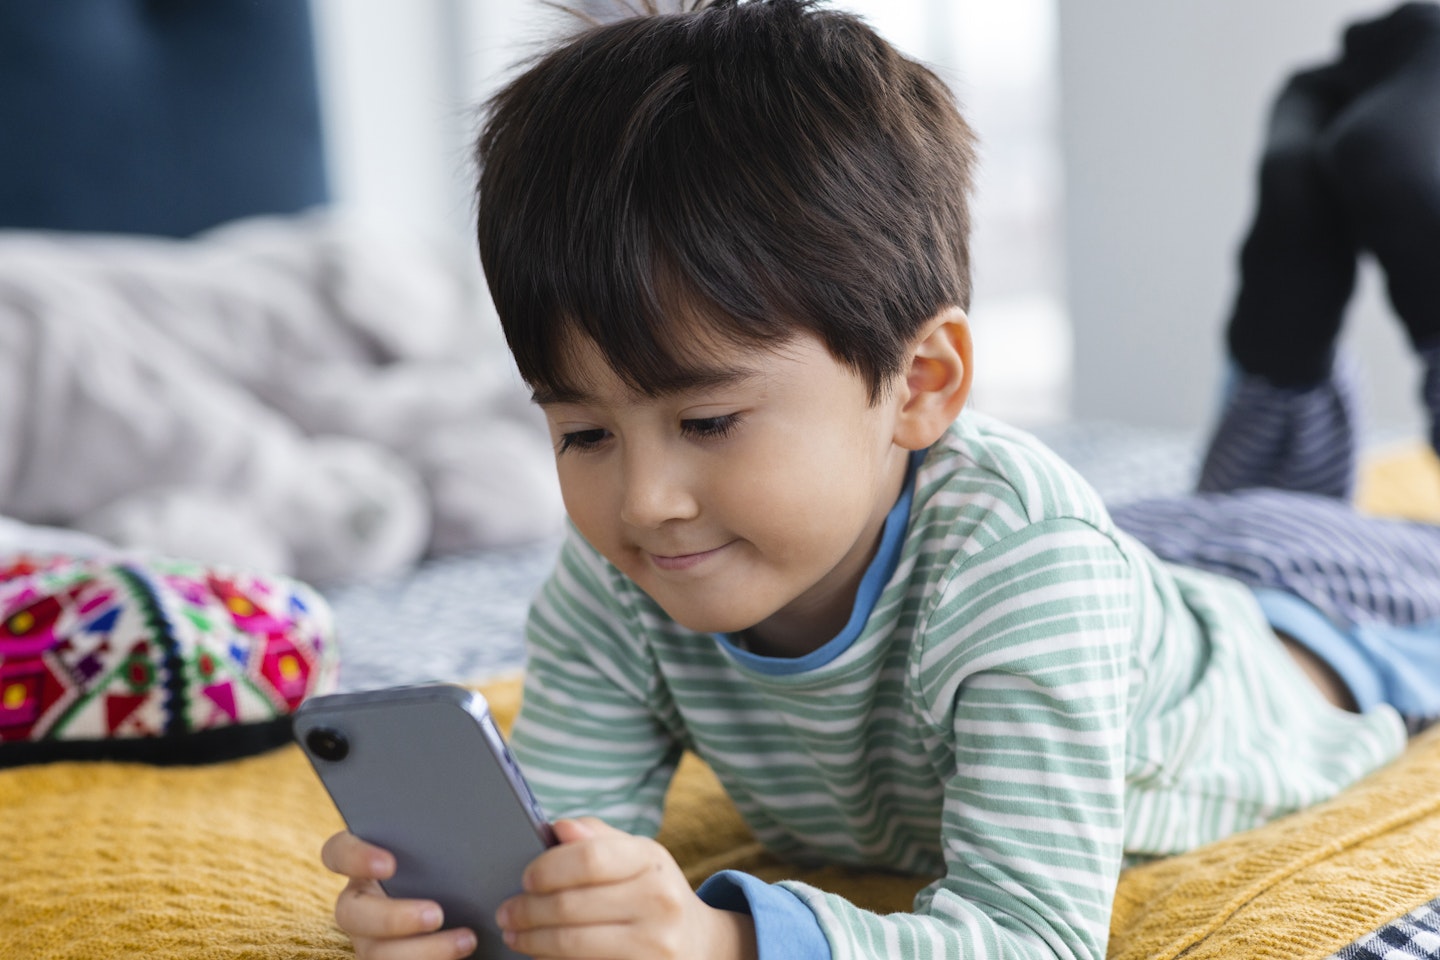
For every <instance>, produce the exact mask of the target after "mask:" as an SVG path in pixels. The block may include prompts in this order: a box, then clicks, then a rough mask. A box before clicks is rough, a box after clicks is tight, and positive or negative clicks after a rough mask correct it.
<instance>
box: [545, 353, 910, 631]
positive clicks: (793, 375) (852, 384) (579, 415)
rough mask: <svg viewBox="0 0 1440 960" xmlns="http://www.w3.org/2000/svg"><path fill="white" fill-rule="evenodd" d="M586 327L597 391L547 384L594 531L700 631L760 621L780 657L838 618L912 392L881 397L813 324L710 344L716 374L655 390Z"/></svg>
mask: <svg viewBox="0 0 1440 960" xmlns="http://www.w3.org/2000/svg"><path fill="white" fill-rule="evenodd" d="M577 340H578V341H579V342H577V343H575V344H573V345H572V346H573V347H574V349H573V350H572V351H570V352H569V354H568V355H569V357H570V358H572V359H571V362H572V363H573V369H572V370H571V371H570V372H571V377H570V378H569V379H571V381H572V382H576V383H581V384H585V385H586V390H585V393H586V395H585V396H582V397H578V398H570V397H566V398H562V399H561V400H557V399H556V398H547V397H545V396H544V395H543V394H541V395H539V396H537V399H538V400H539V401H540V404H541V406H542V408H543V409H544V411H545V415H546V418H547V420H548V421H549V424H550V432H551V436H552V439H553V440H554V441H555V444H556V450H557V453H556V461H557V464H558V468H559V474H560V487H561V490H562V492H563V494H564V497H565V506H566V509H567V510H568V511H569V513H570V517H571V519H572V520H573V521H574V523H575V526H576V527H577V528H578V529H579V530H580V533H581V534H582V535H584V537H585V539H586V540H587V541H589V543H590V544H591V545H592V546H593V547H595V549H597V550H599V551H600V553H601V554H603V555H604V556H605V557H606V559H608V560H609V561H610V562H611V563H613V564H614V565H615V566H616V567H617V568H619V569H620V570H621V571H622V572H624V573H625V574H626V575H627V576H628V577H630V578H631V579H632V580H633V581H635V583H636V584H637V585H639V587H640V588H641V589H642V590H644V591H645V592H646V593H647V594H648V595H649V596H650V597H651V598H652V599H654V600H655V602H656V603H658V604H659V605H660V606H661V607H662V608H663V609H664V610H665V611H666V613H668V614H669V615H670V616H671V617H673V618H674V619H675V620H676V621H678V622H679V623H681V624H683V625H684V626H686V627H689V628H691V629H693V630H700V631H707V632H727V633H728V632H738V631H741V630H749V631H750V633H749V635H748V636H749V639H750V640H751V643H752V645H753V649H755V651H756V652H759V653H766V654H770V655H777V656H798V655H801V654H804V653H806V652H808V651H809V650H812V649H815V648H817V647H819V646H820V645H822V644H823V643H824V642H825V641H827V640H829V639H830V638H831V637H833V636H834V635H835V634H836V633H838V632H839V631H840V629H841V628H842V627H843V626H844V625H845V622H846V620H847V619H848V617H849V615H850V610H851V607H852V605H853V602H854V597H855V590H856V587H857V586H858V585H859V582H860V579H861V577H862V576H863V574H864V571H865V568H866V566H867V564H868V563H869V561H870V559H871V557H872V555H873V553H874V550H875V547H876V545H877V543H878V540H879V535H880V530H881V528H882V526H883V524H884V520H885V516H886V514H887V513H888V512H889V510H890V508H891V507H892V506H893V505H894V503H895V500H896V498H897V497H898V496H899V492H900V486H901V484H902V483H903V481H904V477H905V468H906V457H907V451H906V450H904V449H903V448H901V447H900V446H898V445H897V444H896V443H895V423H896V412H897V409H898V406H899V403H900V401H899V400H897V399H894V398H890V399H885V400H881V401H880V402H878V403H876V404H874V405H872V404H870V403H869V394H868V392H867V390H866V387H865V384H864V382H863V381H862V380H861V378H860V377H859V376H858V375H856V374H855V373H854V372H853V371H852V370H851V369H850V368H849V367H847V366H845V365H843V364H841V363H840V362H839V361H837V360H836V359H835V358H834V357H833V356H832V355H831V354H830V352H829V351H828V350H827V349H826V347H825V346H824V344H823V343H822V342H821V341H820V340H819V339H818V338H816V337H815V336H813V335H811V334H801V335H799V336H797V337H796V338H795V339H794V340H792V341H790V342H788V343H786V344H783V345H780V346H778V347H737V346H735V345H733V344H726V343H723V342H715V343H707V344H706V348H705V353H704V355H705V356H706V357H707V358H708V359H709V361H710V362H711V363H712V364H713V367H712V370H711V372H713V373H714V374H715V376H714V377H707V378H706V381H707V382H706V383H705V384H702V385H698V386H695V387H693V388H689V389H686V390H683V391H681V392H678V393H674V394H668V395H665V396H662V397H660V398H658V399H653V398H649V397H645V396H643V395H637V394H636V393H635V392H633V391H631V390H630V389H629V388H627V387H626V386H625V385H624V383H623V382H622V381H621V380H620V379H619V378H617V377H616V376H615V374H614V372H613V371H612V370H611V368H610V367H609V365H608V364H607V363H606V361H605V359H604V356H603V355H602V354H601V352H600V350H599V348H598V347H596V346H595V344H594V343H593V342H591V341H589V340H588V339H584V338H577ZM562 400H563V402H562Z"/></svg>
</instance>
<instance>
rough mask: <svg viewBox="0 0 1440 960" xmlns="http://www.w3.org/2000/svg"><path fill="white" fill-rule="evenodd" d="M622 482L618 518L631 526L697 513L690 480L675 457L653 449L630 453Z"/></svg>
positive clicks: (655, 523)
mask: <svg viewBox="0 0 1440 960" xmlns="http://www.w3.org/2000/svg"><path fill="white" fill-rule="evenodd" d="M621 482H622V484H623V486H622V490H621V503H620V519H621V520H622V521H624V522H625V523H626V524H628V525H630V526H632V527H641V528H653V527H658V526H660V525H661V524H664V523H666V522H668V521H671V520H689V519H692V518H694V517H695V516H696V515H697V514H698V513H699V510H700V507H699V501H698V500H697V499H696V496H695V491H694V489H693V483H692V480H691V478H690V476H689V475H688V471H687V470H686V468H685V465H684V464H683V463H681V462H679V460H677V459H676V458H673V457H666V456H663V455H661V454H660V453H658V452H657V451H654V450H635V451H632V452H629V453H628V454H627V456H626V458H625V474H624V477H623V478H622V481H621Z"/></svg>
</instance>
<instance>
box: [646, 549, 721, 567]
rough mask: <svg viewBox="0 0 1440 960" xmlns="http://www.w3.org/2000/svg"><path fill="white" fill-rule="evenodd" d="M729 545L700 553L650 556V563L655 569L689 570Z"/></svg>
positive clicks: (656, 554)
mask: <svg viewBox="0 0 1440 960" xmlns="http://www.w3.org/2000/svg"><path fill="white" fill-rule="evenodd" d="M728 546H730V544H729V543H723V544H721V545H720V546H718V547H716V548H715V549H713V550H703V551H701V552H700V553H677V554H671V555H670V556H665V555H662V554H658V553H652V554H650V555H649V556H650V562H651V563H653V564H654V565H655V566H656V567H657V568H659V569H661V570H667V571H683V570H691V569H694V568H695V567H697V566H699V565H700V564H702V563H704V562H705V561H706V560H709V559H710V558H711V557H713V556H715V555H716V554H718V553H720V552H721V551H722V550H724V549H725V548H726V547H728Z"/></svg>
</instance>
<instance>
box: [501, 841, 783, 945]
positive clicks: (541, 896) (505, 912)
mask: <svg viewBox="0 0 1440 960" xmlns="http://www.w3.org/2000/svg"><path fill="white" fill-rule="evenodd" d="M555 834H556V836H558V837H559V838H560V840H561V843H560V845H559V846H556V847H552V848H551V849H549V850H547V851H545V852H544V853H542V854H541V855H540V856H538V857H536V858H535V860H534V861H533V862H532V863H531V864H530V866H529V867H528V868H527V869H526V870H525V878H524V884H525V892H524V893H522V894H520V895H519V896H516V897H511V898H510V899H509V900H507V901H505V903H503V904H501V906H500V910H499V911H498V913H497V914H496V920H497V922H498V923H499V925H500V928H501V929H502V930H503V931H505V939H506V942H508V943H509V944H510V945H511V946H512V947H513V948H514V949H516V950H518V951H520V952H521V953H527V954H530V955H531V956H533V957H536V958H560V957H614V958H623V957H655V958H661V960H664V958H681V957H683V958H685V960H699V958H709V957H716V958H719V957H727V958H729V957H742V958H751V960H753V958H754V957H755V956H756V947H755V928H754V925H753V923H752V922H751V920H750V918H749V917H748V916H746V915H744V914H739V913H731V912H729V911H726V910H717V909H715V908H713V907H710V906H708V905H707V904H706V903H705V902H704V901H702V900H701V899H700V898H699V897H697V896H695V894H694V892H692V891H691V889H690V884H688V883H687V882H686V881H685V875H684V874H683V873H681V871H680V867H679V865H678V864H676V863H675V860H674V858H672V857H671V856H670V853H669V851H667V850H666V849H665V848H664V847H662V846H660V844H658V843H656V842H655V841H653V840H647V839H644V838H642V837H635V836H631V835H630V834H628V833H622V832H621V831H619V830H616V829H614V828H613V827H609V826H606V825H605V824H604V823H602V822H601V821H599V820H596V819H593V818H590V817H586V818H584V819H582V820H561V821H559V822H557V823H556V824H555Z"/></svg>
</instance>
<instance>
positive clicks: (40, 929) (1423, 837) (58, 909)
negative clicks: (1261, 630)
mask: <svg viewBox="0 0 1440 960" xmlns="http://www.w3.org/2000/svg"><path fill="white" fill-rule="evenodd" d="M1392 480H1393V482H1398V483H1402V484H1412V483H1413V484H1415V488H1416V491H1417V492H1418V494H1419V497H1420V499H1415V497H1413V496H1412V495H1409V494H1405V493H1403V492H1402V493H1399V494H1394V496H1393V499H1390V500H1387V499H1385V498H1386V497H1390V496H1391V494H1393V493H1394V487H1393V485H1392ZM1363 490H1364V491H1365V492H1364V495H1365V496H1366V497H1367V498H1368V499H1367V501H1366V503H1367V505H1369V506H1371V507H1388V508H1389V509H1388V510H1387V511H1386V512H1394V511H1395V510H1397V509H1398V510H1400V511H1402V512H1406V513H1409V514H1410V515H1414V516H1417V517H1428V518H1430V519H1433V520H1436V521H1440V502H1429V503H1427V502H1425V501H1424V497H1425V495H1426V494H1427V492H1429V493H1433V494H1435V497H1436V499H1440V465H1437V464H1436V462H1435V459H1434V457H1433V456H1432V455H1430V454H1429V453H1428V451H1422V450H1419V449H1418V448H1417V449H1410V450H1405V451H1398V452H1396V453H1395V454H1394V455H1393V456H1390V457H1388V458H1387V459H1386V460H1385V461H1384V462H1383V463H1381V464H1380V465H1379V466H1377V467H1376V468H1375V469H1373V470H1371V471H1370V472H1369V473H1368V474H1367V480H1366V486H1365V487H1364V488H1363ZM1377 498H1378V499H1377ZM1417 506H1418V509H1416V507H1417ZM486 693H487V695H488V696H489V698H490V700H491V704H492V707H493V708H494V709H495V711H496V713H497V715H499V716H501V717H502V718H508V717H511V716H513V714H514V710H515V707H516V704H517V698H518V685H517V684H516V682H514V681H513V680H512V681H509V682H505V683H501V684H499V685H492V686H491V687H489V688H487V689H486ZM0 811H3V815H0V956H3V957H6V958H8V957H16V958H34V960H51V958H61V957H64V958H77V960H79V958H85V960H97V958H98V960H105V958H119V957H127V958H128V957H140V956H144V957H153V958H160V960H172V958H173V960H180V958H186V960H195V958H200V960H205V958H217V960H218V958H227V960H234V958H256V960H272V958H273V960H281V958H301V960H322V958H323V960H341V958H345V957H349V956H351V952H350V949H349V946H348V943H347V942H346V940H345V938H344V937H343V936H342V935H341V934H340V933H339V932H338V931H337V930H336V929H335V927H334V925H333V923H332V921H331V909H332V905H333V901H334V896H335V894H336V892H337V891H338V890H339V887H340V882H339V880H338V878H336V877H334V876H331V875H330V874H328V873H326V872H325V871H324V869H323V868H322V867H320V865H319V861H318V850H319V847H320V844H321V842H322V841H323V840H324V838H325V837H326V836H328V835H329V834H330V833H332V832H334V831H335V830H337V829H339V827H340V820H339V818H338V816H337V815H336V814H335V812H334V810H333V809H332V808H331V806H330V804H329V801H328V799H327V798H326V796H325V794H324V791H323V790H322V789H321V788H320V786H319V784H318V782H317V781H316V780H315V779H314V777H313V775H312V774H311V772H310V770H309V767H308V765H307V764H306V763H305V760H304V758H303V757H302V756H301V755H300V753H299V751H298V750H297V749H295V748H293V747H290V748H285V749H282V750H278V751H275V752H273V753H270V754H266V755H263V756H259V757H254V758H251V759H247V760H240V761H234V762H231V763H225V764H219V765H216V766H212V767H197V768H179V769H177V768H154V767H144V766H137V765H126V764H110V763H105V764H72V763H66V764H51V765H46V766H38V767H29V768H21V769H17V770H11V771H6V772H4V773H0ZM661 839H662V840H663V841H664V842H665V843H666V844H667V845H668V846H669V847H670V849H671V850H672V851H673V852H674V853H675V855H676V858H677V859H678V860H679V861H680V862H681V864H682V865H684V866H685V867H686V869H687V875H688V876H690V877H691V879H692V880H696V881H698V880H700V879H703V878H704V877H705V876H707V875H709V874H710V873H711V872H713V871H714V870H716V869H719V868H721V867H723V866H735V867H740V868H743V869H748V870H752V871H754V872H756V873H758V874H759V875H761V876H763V877H766V878H769V879H777V878H780V877H782V876H788V877H796V878H799V879H804V880H807V881H809V882H811V883H815V884H817V885H819V886H822V887H825V888H827V889H832V890H835V891H836V892H839V893H842V894H845V895H847V896H849V897H851V898H853V899H854V900H856V901H858V902H861V903H864V904H866V905H868V906H870V907H872V908H874V909H879V910H905V909H907V908H908V906H909V902H910V897H911V896H912V895H913V893H914V891H915V890H916V889H918V887H919V886H920V885H922V884H923V882H924V881H923V880H921V879H915V878H906V877H895V876H889V875H880V874H873V873H859V872H855V871H846V870H839V869H835V868H827V869H821V870H809V871H803V870H795V869H791V868H788V867H787V866H786V865H784V864H782V863H779V862H778V861H776V860H774V859H773V858H771V857H769V856H768V855H767V854H765V853H764V852H763V851H762V850H760V849H759V847H758V846H757V845H756V844H755V843H754V841H753V840H752V838H751V837H750V835H749V833H748V831H747V830H746V829H745V827H744V825H743V824H742V823H741V822H740V820H739V817H738V815H737V814H736V813H735V810H734V808H733V807H732V806H731V804H730V803H729V801H728V800H727V799H726V798H725V796H724V794H723V793H722V792H721V790H720V788H719V786H718V784H717V783H716V781H715V779H714V777H713V776H712V775H711V774H710V772H709V771H708V770H707V769H705V768H704V766H703V765H702V764H700V763H699V762H698V761H697V760H695V759H694V758H693V757H690V758H687V760H686V762H685V764H684V765H683V766H682V769H681V772H680V773H679V774H678V775H677V778H676V783H675V786H674V788H673V789H672V791H671V796H670V799H669V803H668V806H667V813H666V821H665V827H664V830H663V832H662V834H661ZM1437 896H1440V730H1436V731H1434V732H1432V733H1431V734H1427V735H1425V736H1423V737H1421V738H1419V739H1417V740H1416V741H1414V742H1413V743H1412V744H1411V746H1410V748H1409V750H1408V751H1407V752H1406V754H1405V755H1404V756H1403V757H1402V758H1401V759H1400V760H1398V761H1397V762H1396V763H1394V764H1392V765H1390V766H1388V767H1386V768H1385V769H1384V770H1381V771H1379V772H1378V773H1376V774H1375V775H1374V776H1372V777H1370V778H1369V779H1367V780H1365V781H1363V782H1362V783H1360V784H1357V785H1355V786H1354V787H1352V788H1350V789H1349V790H1347V791H1345V792H1344V793H1342V794H1341V795H1340V796H1338V797H1336V798H1335V799H1334V800H1332V801H1330V802H1329V803H1326V804H1323V805H1321V806H1319V807H1316V808H1314V809H1311V810H1307V811H1305V812H1303V813H1300V814H1296V815H1294V816H1292V817H1288V818H1286V819H1284V820H1280V821H1277V822H1275V823H1273V824H1270V825H1269V826H1267V827H1264V828H1262V829H1259V830H1254V831H1251V832H1249V833H1245V834H1240V835H1237V836H1234V837H1231V838H1229V839H1227V840H1224V841H1222V842H1220V843H1218V844H1214V845H1212V846H1209V847H1205V848H1202V849H1200V850H1196V851H1193V852H1192V853H1189V854H1186V855H1184V856H1180V857H1174V858H1172V859H1169V860H1164V861H1161V862H1159V863H1154V864H1150V865H1148V866H1144V867H1140V868H1137V869H1134V870H1131V871H1128V872H1127V873H1126V874H1125V875H1124V876H1122V877H1121V880H1120V885H1119V889H1118V890H1117V893H1116V900H1115V907H1116V908H1115V914H1114V920H1113V922H1112V925H1111V944H1110V956H1111V957H1112V958H1127V960H1128V958H1137V960H1138V958H1142V957H1144V958H1171V957H1179V956H1182V955H1183V956H1184V957H1186V958H1187V960H1199V958H1206V957H1227V958H1233V957H1258V956H1285V957H1293V958H1298V960H1306V958H1317V960H1318V958H1321V957H1324V956H1326V955H1327V954H1329V953H1331V952H1333V951H1334V950H1336V949H1338V948H1340V947H1341V946H1343V945H1345V944H1346V943H1349V942H1350V941H1352V940H1354V939H1356V938H1357V937H1359V936H1361V935H1363V934H1365V933H1367V932H1369V931H1371V930H1373V929H1374V928H1375V927H1377V926H1379V925H1381V924H1383V923H1385V922H1387V921H1389V920H1391V919H1394V918H1395V917H1397V916H1400V915H1402V914H1404V913H1406V912H1408V911H1409V910H1411V909H1413V908H1414V907H1416V906H1419V905H1420V904H1421V903H1424V902H1426V901H1428V900H1430V899H1433V898H1435V897H1437Z"/></svg>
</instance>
